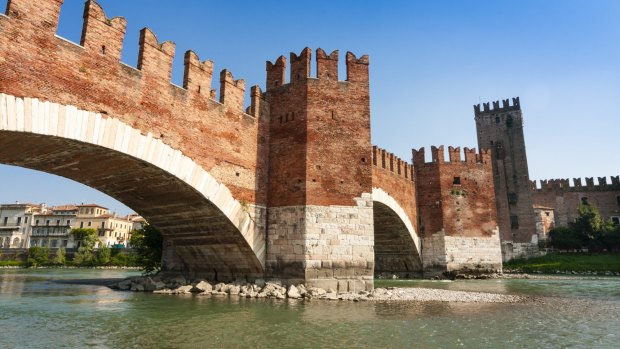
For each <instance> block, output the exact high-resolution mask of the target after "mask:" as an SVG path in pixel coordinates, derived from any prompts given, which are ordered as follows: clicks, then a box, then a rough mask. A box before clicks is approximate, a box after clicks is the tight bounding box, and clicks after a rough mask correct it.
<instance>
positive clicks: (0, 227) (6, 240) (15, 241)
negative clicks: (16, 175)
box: [0, 203, 45, 248]
mask: <svg viewBox="0 0 620 349" xmlns="http://www.w3.org/2000/svg"><path fill="white" fill-rule="evenodd" d="M44 209H45V205H35V204H20V203H15V204H2V205H0V248H24V247H28V245H29V238H30V232H31V227H32V223H33V222H32V218H33V215H35V214H36V213H38V212H41V211H42V210H44Z"/></svg>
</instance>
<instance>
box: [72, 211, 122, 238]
mask: <svg viewBox="0 0 620 349" xmlns="http://www.w3.org/2000/svg"><path fill="white" fill-rule="evenodd" d="M77 209H78V213H77V219H76V224H75V226H74V227H75V228H85V229H95V230H96V231H97V235H98V236H99V243H98V245H97V246H96V247H99V246H107V247H113V246H118V247H121V246H122V247H125V246H127V243H128V242H129V239H130V238H131V232H132V230H133V222H132V221H131V219H130V217H129V216H127V217H119V216H117V215H116V214H114V213H110V212H109V210H108V209H107V208H106V207H103V206H100V205H97V204H81V205H77Z"/></svg>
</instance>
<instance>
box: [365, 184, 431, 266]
mask: <svg viewBox="0 0 620 349" xmlns="http://www.w3.org/2000/svg"><path fill="white" fill-rule="evenodd" d="M372 200H373V220H374V227H375V228H374V229H375V274H377V275H381V274H396V275H400V276H409V277H411V276H414V275H418V274H420V273H421V272H422V260H421V256H420V255H421V254H420V251H421V250H420V246H421V241H420V237H419V236H418V234H417V233H416V231H415V228H414V226H413V224H412V222H411V220H410V219H409V216H408V215H407V213H406V212H405V210H404V209H403V208H402V207H401V206H400V204H399V203H398V202H397V201H396V200H395V199H394V198H393V197H392V196H390V195H389V194H388V193H386V192H385V191H383V190H382V189H380V188H373V190H372Z"/></svg>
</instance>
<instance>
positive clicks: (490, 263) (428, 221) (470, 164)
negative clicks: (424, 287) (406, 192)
mask: <svg viewBox="0 0 620 349" xmlns="http://www.w3.org/2000/svg"><path fill="white" fill-rule="evenodd" d="M464 152H465V160H464V161H462V160H461V149H460V148H453V147H449V150H448V154H449V161H448V162H446V161H445V160H444V148H443V146H440V147H432V149H431V153H432V162H430V163H426V162H425V151H424V148H421V149H420V150H415V149H414V150H413V161H414V168H415V174H416V180H417V181H418V187H417V190H418V192H417V195H418V208H419V211H418V212H419V216H420V232H421V235H422V239H423V249H422V261H423V263H424V270H425V272H426V273H431V272H432V271H436V272H443V271H446V270H447V271H449V272H454V273H457V272H464V271H470V272H489V271H500V270H501V268H502V258H501V253H500V239H499V231H498V227H497V211H496V208H495V200H494V197H495V191H494V190H493V177H492V172H491V169H492V164H491V154H490V153H489V151H486V150H483V151H481V152H480V153H479V154H476V150H475V149H468V148H465V151H464Z"/></svg>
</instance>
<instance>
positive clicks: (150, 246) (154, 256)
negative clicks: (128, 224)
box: [25, 224, 163, 273]
mask: <svg viewBox="0 0 620 349" xmlns="http://www.w3.org/2000/svg"><path fill="white" fill-rule="evenodd" d="M71 234H72V235H73V239H74V241H75V242H76V244H78V245H79V247H78V249H77V251H75V253H74V254H73V258H72V259H70V260H69V259H68V258H67V252H66V250H65V249H64V248H63V247H60V248H58V249H56V251H55V252H54V253H53V254H52V252H51V249H50V248H49V247H41V246H33V247H30V248H29V249H28V257H27V260H26V263H25V264H26V266H29V267H36V266H67V265H70V266H77V267H97V266H129V267H140V268H142V269H143V270H144V271H145V272H148V273H151V272H155V271H158V270H159V269H160V265H161V254H162V249H163V237H162V235H161V233H160V232H159V231H158V230H157V229H155V228H154V227H152V226H151V225H149V224H145V225H144V226H143V227H142V228H141V229H138V230H134V231H133V232H132V234H131V238H130V240H129V245H130V246H131V249H125V248H116V247H112V248H110V247H108V246H106V245H103V244H102V245H101V246H99V247H98V248H96V246H97V242H99V237H98V234H97V231H96V230H95V229H92V228H75V229H72V230H71Z"/></svg>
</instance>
